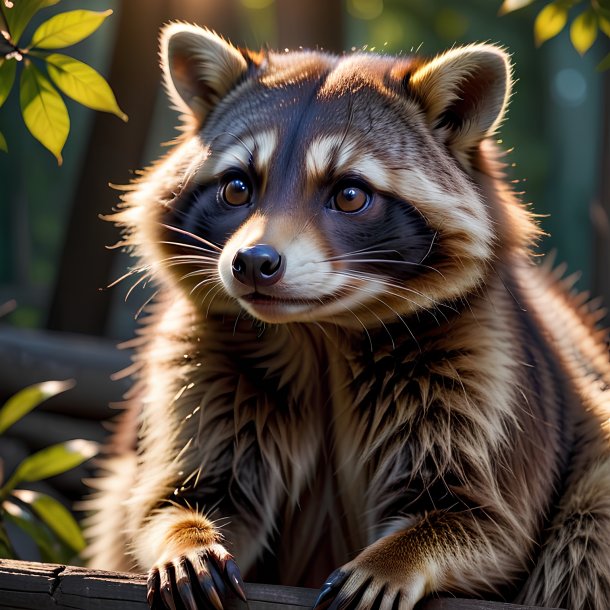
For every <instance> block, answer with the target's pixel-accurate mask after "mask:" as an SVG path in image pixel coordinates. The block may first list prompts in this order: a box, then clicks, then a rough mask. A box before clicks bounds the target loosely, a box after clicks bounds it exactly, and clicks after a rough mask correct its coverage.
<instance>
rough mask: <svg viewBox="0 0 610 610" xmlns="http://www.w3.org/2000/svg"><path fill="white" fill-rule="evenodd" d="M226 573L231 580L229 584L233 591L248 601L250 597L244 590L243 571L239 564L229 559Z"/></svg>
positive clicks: (244, 600)
mask: <svg viewBox="0 0 610 610" xmlns="http://www.w3.org/2000/svg"><path fill="white" fill-rule="evenodd" d="M225 574H226V575H227V580H228V581H229V585H230V586H231V589H233V592H234V593H235V594H236V595H237V597H239V599H241V600H242V601H243V602H246V603H247V602H248V598H247V597H246V593H245V591H244V581H243V580H242V579H241V573H240V571H239V568H238V567H237V564H236V563H235V562H234V561H233V560H232V559H229V560H228V561H227V562H226V564H225Z"/></svg>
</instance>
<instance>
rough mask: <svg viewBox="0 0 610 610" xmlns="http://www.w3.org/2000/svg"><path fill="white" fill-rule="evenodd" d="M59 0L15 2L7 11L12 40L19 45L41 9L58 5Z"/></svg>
mask: <svg viewBox="0 0 610 610" xmlns="http://www.w3.org/2000/svg"><path fill="white" fill-rule="evenodd" d="M58 2H59V0H27V1H26V2H23V0H21V1H19V0H18V1H17V2H13V6H12V8H10V9H7V10H6V11H5V15H6V21H7V24H8V29H9V31H10V34H11V40H12V41H13V42H14V43H15V44H16V45H18V44H19V39H20V38H21V35H22V34H23V30H25V28H26V26H27V24H28V23H29V22H30V19H31V18H32V17H33V16H34V15H35V14H36V13H37V12H38V11H39V10H40V9H41V8H46V7H47V6H53V5H54V4H57V3H58Z"/></svg>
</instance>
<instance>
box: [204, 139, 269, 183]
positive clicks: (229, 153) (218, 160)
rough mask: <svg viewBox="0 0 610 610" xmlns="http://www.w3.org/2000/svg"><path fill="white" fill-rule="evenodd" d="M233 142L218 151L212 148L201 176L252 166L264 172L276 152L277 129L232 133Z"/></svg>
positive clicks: (257, 170)
mask: <svg viewBox="0 0 610 610" xmlns="http://www.w3.org/2000/svg"><path fill="white" fill-rule="evenodd" d="M230 139H231V142H230V143H229V144H228V145H227V146H226V147H224V148H222V149H221V150H219V151H218V152H215V151H214V149H213V148H212V155H211V158H210V161H209V163H207V164H206V165H207V167H204V168H202V175H201V176H200V177H201V178H213V177H215V176H219V175H221V174H223V173H224V172H226V171H228V170H230V169H233V168H235V167H241V168H242V169H243V170H244V171H247V170H248V169H250V168H251V167H252V166H254V169H255V170H256V172H257V173H258V174H260V175H262V174H264V173H265V171H266V170H267V168H268V167H269V164H270V162H271V158H272V157H273V154H274V152H275V149H276V147H277V142H278V136H277V131H276V130H275V129H266V130H264V131H260V132H258V133H255V134H248V135H244V136H243V137H242V136H237V135H231V138H230Z"/></svg>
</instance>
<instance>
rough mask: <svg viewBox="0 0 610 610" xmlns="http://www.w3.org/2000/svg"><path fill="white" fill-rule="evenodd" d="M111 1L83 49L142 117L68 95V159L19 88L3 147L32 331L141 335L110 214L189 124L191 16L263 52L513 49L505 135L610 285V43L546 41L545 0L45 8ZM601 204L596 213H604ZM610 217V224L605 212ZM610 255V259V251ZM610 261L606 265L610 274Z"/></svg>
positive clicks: (9, 220) (1, 247) (559, 226)
mask: <svg viewBox="0 0 610 610" xmlns="http://www.w3.org/2000/svg"><path fill="white" fill-rule="evenodd" d="M84 4H86V8H88V9H92V10H104V9H107V8H111V9H113V10H114V11H115V13H114V15H113V16H112V17H111V18H110V19H108V20H107V21H106V23H105V24H104V25H103V27H102V28H101V29H100V30H99V31H98V32H97V33H96V34H95V35H94V36H92V37H90V38H89V39H87V40H86V41H83V42H82V43H80V44H79V45H77V46H76V47H74V48H73V49H71V51H70V52H71V54H72V55H74V56H75V57H77V58H79V59H81V60H83V61H85V62H87V63H89V64H91V65H93V66H94V67H95V68H96V69H97V70H98V71H100V72H101V73H102V74H104V75H105V76H106V77H107V78H108V79H109V81H110V84H111V85H112V87H113V89H114V91H115V93H116V95H117V99H118V102H119V104H120V105H121V107H122V108H123V109H124V110H125V112H126V113H127V114H128V115H129V117H130V121H129V123H128V124H126V125H125V124H123V123H121V122H120V121H119V120H118V119H117V118H115V117H113V116H109V115H101V114H96V113H95V112H93V111H90V110H88V109H85V108H83V107H82V106H79V105H78V104H76V103H74V102H71V101H70V100H68V108H69V111H70V116H71V121H72V129H71V134H70V138H69V140H68V145H67V147H66V149H65V151H64V164H63V166H62V167H58V166H57V164H56V162H55V160H54V159H53V158H52V157H51V156H50V155H49V154H48V153H47V152H46V151H45V150H44V149H43V148H42V147H41V146H40V144H39V143H38V142H36V141H34V140H33V139H32V138H31V137H30V136H29V134H28V133H27V131H26V129H25V126H24V125H23V123H22V121H21V118H20V116H19V110H18V96H17V95H15V92H13V95H11V97H10V98H9V100H8V101H7V103H6V105H5V106H4V107H3V108H2V111H1V112H0V131H2V132H3V133H4V134H5V136H6V138H7V140H8V143H9V147H10V154H9V155H6V154H1V155H0V202H1V206H0V303H5V302H7V301H9V300H11V299H15V300H16V302H17V307H16V308H15V310H14V311H13V312H12V313H11V314H10V315H9V316H8V317H7V318H6V320H8V322H10V323H11V324H13V325H16V326H19V327H33V328H50V329H54V330H61V331H71V332H83V333H87V334H92V335H100V336H108V337H112V338H124V337H128V336H130V335H131V333H132V326H133V315H132V314H129V313H128V312H133V311H135V310H137V308H138V307H137V305H136V304H135V302H136V301H137V299H138V296H135V297H133V301H134V302H132V303H128V306H127V307H125V306H124V304H123V299H124V296H125V289H126V286H119V287H118V288H115V289H111V290H109V291H106V290H102V291H100V289H103V288H104V287H105V286H107V285H108V284H109V283H110V282H111V281H112V280H113V279H114V278H116V277H118V276H119V275H120V274H121V271H122V270H123V269H124V267H125V265H126V261H125V260H123V259H121V260H120V261H119V260H118V259H120V258H121V257H119V256H117V255H116V254H113V253H111V252H109V251H107V250H105V249H104V246H106V245H110V244H112V243H114V242H115V241H116V238H117V233H116V231H115V230H114V229H113V228H112V227H111V226H109V225H107V224H105V223H104V222H102V221H101V220H99V219H98V215H99V214H105V213H108V212H109V211H110V210H111V209H112V207H113V205H115V204H116V202H117V200H118V194H117V192H116V191H113V190H112V189H111V188H110V187H109V185H108V184H109V183H112V184H125V183H126V182H128V181H129V180H130V178H131V177H132V176H133V171H134V170H137V169H138V168H141V167H143V166H145V165H146V164H147V163H149V162H150V161H152V160H153V159H155V158H157V157H158V156H159V155H160V154H162V152H163V146H162V145H160V143H162V142H167V141H169V140H171V139H172V138H173V137H174V136H175V135H176V131H175V130H174V126H175V125H176V124H177V118H176V115H175V113H173V112H172V111H171V110H169V109H168V108H167V101H166V98H165V94H164V92H163V90H162V88H161V87H160V84H159V82H160V73H159V70H158V68H157V43H156V38H157V31H158V28H159V26H160V24H162V23H163V22H164V21H167V20H170V19H186V20H190V21H195V22H197V23H200V24H205V25H208V26H210V27H212V28H215V29H217V30H218V31H219V32H221V33H223V34H224V35H225V36H227V37H229V38H230V39H231V40H232V41H233V42H234V43H236V44H240V45H247V46H251V47H255V48H258V47H260V46H261V45H265V44H268V45H269V46H271V47H274V48H278V47H279V48H284V47H291V48H294V47H298V46H301V45H302V46H314V47H316V46H317V47H323V48H330V49H332V50H349V49H351V48H368V49H376V50H380V51H382V52H388V53H401V52H402V53H409V52H412V51H414V50H417V51H418V52H421V53H425V54H433V53H435V52H437V51H439V50H442V49H444V48H446V47H448V46H451V45H453V44H455V43H458V44H460V43H467V42H472V41H492V42H498V43H501V44H503V45H505V46H506V47H507V48H508V49H509V50H510V52H512V54H513V58H514V62H515V76H516V78H517V83H516V86H515V93H514V96H513V99H512V102H511V106H510V113H509V118H508V122H507V123H505V125H504V127H503V128H502V132H501V134H500V137H501V138H502V140H503V146H504V147H505V148H506V149H513V148H514V150H513V151H512V152H511V153H510V154H509V156H508V157H507V160H508V162H509V163H510V164H511V165H513V167H512V168H511V172H510V173H511V178H512V179H513V180H517V181H519V183H518V184H517V185H516V188H517V190H519V191H523V192H524V195H523V199H524V200H525V201H526V202H532V203H533V204H534V210H535V211H536V212H538V213H540V214H550V216H548V217H546V218H543V219H542V225H543V227H544V229H545V230H546V231H547V232H548V233H549V235H550V236H549V238H548V240H546V241H545V243H544V244H543V248H542V250H543V251H546V250H548V249H550V248H555V249H557V251H558V260H560V261H563V260H565V261H567V262H568V263H569V269H570V270H581V271H582V273H583V277H582V281H581V284H580V285H581V286H582V287H584V288H592V289H594V291H596V292H600V291H601V290H602V287H601V283H600V282H599V280H598V279H597V278H596V275H595V274H596V273H597V272H598V269H597V266H596V264H594V263H595V238H594V237H595V236H594V234H593V229H592V227H593V224H595V223H592V218H597V217H598V216H601V215H600V214H597V215H596V214H595V208H594V206H595V203H596V198H597V197H598V195H599V189H600V180H601V173H602V168H601V155H600V153H601V146H602V137H601V136H602V133H603V132H602V128H603V125H604V120H603V119H604V116H603V113H604V108H603V91H602V87H603V80H604V78H605V75H604V74H603V73H600V72H597V71H596V70H595V66H596V65H597V64H598V63H599V61H600V59H601V58H602V57H603V56H604V55H605V53H606V52H607V49H605V48H604V45H607V41H608V39H607V38H605V37H600V40H598V42H597V44H596V45H595V46H594V47H593V49H591V51H590V52H589V53H587V54H586V55H585V56H584V57H580V56H579V55H578V54H577V52H576V51H575V50H574V49H573V47H572V46H571V44H570V42H569V36H568V31H567V28H565V30H564V31H563V32H562V33H561V34H560V35H559V36H558V37H556V38H554V39H552V40H551V41H549V42H547V43H546V44H545V45H543V46H542V47H541V48H536V47H535V45H534V37H533V22H534V17H535V15H536V14H537V12H538V11H539V10H540V8H541V6H543V5H544V3H543V4H542V5H541V3H540V2H534V3H533V4H532V5H530V6H529V7H527V8H525V9H523V10H520V11H517V12H514V13H510V14H508V15H505V16H501V17H500V16H499V15H498V9H499V6H500V4H501V3H500V1H499V0H498V1H492V0H462V1H460V2H457V1H455V0H129V1H126V0H123V1H122V2H121V1H120V0H88V1H87V2H86V3H83V1H82V0H63V1H62V2H60V4H59V5H57V6H56V7H54V8H51V9H47V10H43V11H41V12H40V13H39V14H38V16H37V18H36V19H35V20H34V22H33V24H31V26H32V28H33V27H35V26H36V25H37V23H39V22H40V21H42V20H44V19H47V18H48V16H49V15H50V14H52V12H53V11H55V12H57V11H58V10H69V9H71V8H83V7H84ZM606 110H607V109H606ZM605 170H606V171H609V168H605ZM592 213H593V215H592ZM599 222H601V220H599ZM606 262H607V261H606ZM607 272H608V265H607V264H606V265H605V269H604V273H607Z"/></svg>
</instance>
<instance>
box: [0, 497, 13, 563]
mask: <svg viewBox="0 0 610 610" xmlns="http://www.w3.org/2000/svg"><path fill="white" fill-rule="evenodd" d="M3 516H4V514H3V511H2V506H0V559H17V554H16V553H15V550H14V549H13V546H12V545H11V541H10V539H9V537H8V534H7V533H6V529H5V528H4V523H3V522H2V521H3V519H2V518H3Z"/></svg>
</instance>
